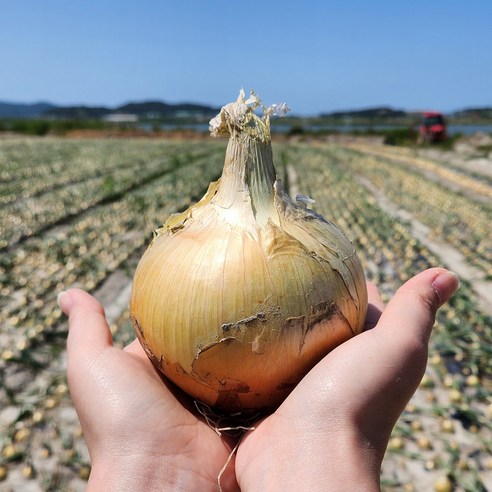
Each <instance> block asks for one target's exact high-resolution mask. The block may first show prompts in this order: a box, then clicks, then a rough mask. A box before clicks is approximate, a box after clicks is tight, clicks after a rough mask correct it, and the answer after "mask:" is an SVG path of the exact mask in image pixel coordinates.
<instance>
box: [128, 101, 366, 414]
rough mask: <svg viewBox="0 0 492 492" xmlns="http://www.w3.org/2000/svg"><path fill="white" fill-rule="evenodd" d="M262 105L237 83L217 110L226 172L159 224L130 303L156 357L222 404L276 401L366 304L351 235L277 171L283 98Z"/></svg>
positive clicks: (354, 323)
mask: <svg viewBox="0 0 492 492" xmlns="http://www.w3.org/2000/svg"><path fill="white" fill-rule="evenodd" d="M260 106H261V103H260V101H259V99H258V98H257V97H256V96H255V95H254V93H252V94H251V97H250V98H249V99H247V100H246V99H245V96H244V92H243V91H241V93H240V95H239V98H238V100H237V101H236V102H234V103H231V104H228V105H226V106H225V107H223V108H222V110H221V111H220V114H219V115H218V116H217V117H216V118H214V119H213V120H212V121H211V131H212V135H214V136H216V135H224V134H228V135H229V143H228V146H227V151H226V156H225V163H224V169H223V173H222V177H221V178H220V180H219V181H217V182H215V183H211V185H210V186H209V189H208V191H207V193H206V194H205V196H204V197H203V198H202V199H201V200H200V201H199V202H198V203H197V204H195V205H193V206H191V207H190V208H189V209H188V210H187V211H185V212H183V213H182V214H178V215H174V216H171V217H170V218H169V219H168V221H167V222H166V223H165V225H164V226H163V227H162V228H160V229H158V230H157V231H156V232H155V237H154V239H153V241H152V243H151V244H150V246H149V247H148V249H147V251H146V252H145V253H144V255H143V257H142V259H141V261H140V263H139V265H138V267H137V269H136V272H135V278H134V283H133V289H132V295H131V303H130V309H131V317H132V320H133V324H134V327H135V331H136V333H137V336H138V338H139V340H140V342H141V343H142V346H143V347H144V349H145V351H146V352H147V354H148V356H149V357H150V359H151V360H152V362H153V363H154V365H155V366H156V367H157V368H158V369H159V370H160V371H161V372H162V373H164V374H165V376H167V377H168V378H169V379H170V380H171V381H173V382H174V383H175V384H176V385H178V386H179V387H180V388H182V389H183V390H184V391H185V392H187V393H188V394H189V395H191V396H192V397H193V398H195V399H197V400H199V401H201V402H204V403H206V404H207V405H209V406H212V407H216V408H220V409H222V410H225V411H247V410H252V409H265V408H272V407H275V406H277V405H278V404H279V403H281V402H282V400H283V399H284V398H285V397H286V396H287V395H288V394H289V392H290V391H291V390H292V389H293V388H294V387H295V386H296V384H297V383H298V382H299V381H300V380H301V379H302V377H303V376H304V375H305V374H306V373H307V372H308V371H309V370H310V369H311V368H312V367H313V366H314V365H315V364H316V363H317V362H318V361H319V360H320V359H321V358H323V357H324V356H325V355H326V354H327V353H328V352H329V351H331V350H332V349H333V348H335V347H336V346H338V345H339V344H341V343H342V342H344V341H346V340H348V339H349V338H351V337H352V336H354V335H356V334H357V333H359V332H360V331H361V330H362V326H363V323H364V319H365V315H366V308H367V291H366V284H365V280H364V273H363V270H362V267H361V264H360V262H359V259H358V258H357V255H356V253H355V250H354V247H353V245H352V243H351V242H350V241H349V240H348V239H347V238H346V236H345V235H344V234H343V233H342V232H341V231H340V230H339V229H338V228H337V227H336V226H335V225H333V224H332V223H331V222H328V221H327V220H325V219H323V218H322V217H321V216H319V215H317V214H316V213H314V212H313V211H312V210H309V209H307V208H306V207H305V206H302V205H299V204H297V203H295V202H294V201H292V200H291V199H290V198H289V196H288V195H287V194H286V193H285V192H284V191H283V189H282V186H281V183H280V181H279V180H278V179H277V177H276V172H275V167H274V165H273V157H272V147H271V137H270V123H269V117H270V116H271V115H272V114H273V113H275V112H280V111H283V110H284V109H285V108H286V107H285V106H282V105H281V106H272V107H270V108H265V107H263V106H261V107H262V108H263V111H264V114H263V116H262V117H260V116H258V115H257V114H256V113H255V110H256V109H257V108H258V107H260Z"/></svg>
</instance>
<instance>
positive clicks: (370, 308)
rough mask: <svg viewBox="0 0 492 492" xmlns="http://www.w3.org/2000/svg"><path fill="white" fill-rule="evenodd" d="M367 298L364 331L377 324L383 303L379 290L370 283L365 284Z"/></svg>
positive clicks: (382, 309)
mask: <svg viewBox="0 0 492 492" xmlns="http://www.w3.org/2000/svg"><path fill="white" fill-rule="evenodd" d="M367 297H368V305H367V314H366V321H365V323H364V331H367V330H371V329H372V328H374V327H375V326H376V325H377V324H378V322H379V318H380V317H381V313H382V312H383V311H384V302H383V300H382V299H381V295H380V293H379V289H378V288H377V286H376V285H375V284H373V283H372V282H367Z"/></svg>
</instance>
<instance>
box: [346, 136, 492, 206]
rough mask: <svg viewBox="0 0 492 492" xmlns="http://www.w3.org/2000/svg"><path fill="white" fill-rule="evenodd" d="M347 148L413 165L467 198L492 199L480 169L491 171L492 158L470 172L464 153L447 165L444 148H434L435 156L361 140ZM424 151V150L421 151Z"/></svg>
mask: <svg viewBox="0 0 492 492" xmlns="http://www.w3.org/2000/svg"><path fill="white" fill-rule="evenodd" d="M346 147H347V148H351V149H354V150H359V151H361V152H363V153H365V154H367V155H371V156H373V157H377V158H383V159H388V160H390V161H392V162H396V163H399V164H402V165H404V166H406V167H408V168H409V169H412V168H413V169H415V171H417V172H419V173H421V174H422V175H423V176H425V177H426V178H427V179H429V180H431V181H433V182H435V183H438V184H440V185H442V186H445V187H446V188H448V189H450V190H451V191H453V192H456V193H460V194H462V195H464V196H466V197H467V198H469V199H471V200H473V201H476V202H479V203H483V204H490V202H491V200H492V188H491V187H490V184H489V183H488V182H487V177H485V176H486V175H485V174H484V173H483V170H484V169H490V170H491V171H492V160H488V161H487V162H488V165H487V166H484V167H483V168H482V173H481V174H480V175H477V174H476V175H475V176H472V175H470V174H469V173H470V167H468V166H466V164H467V163H468V164H469V161H467V160H466V159H465V158H464V157H458V158H456V157H455V158H454V162H455V164H456V162H459V163H460V166H457V165H455V166H454V167H450V166H449V165H448V161H447V159H450V157H449V156H446V154H445V152H443V151H441V152H440V153H437V151H436V152H434V153H432V154H430V155H433V156H436V157H437V156H438V158H437V159H436V158H435V159H434V160H430V159H428V158H423V157H416V156H415V154H414V153H413V154H412V152H413V151H411V150H410V149H405V148H401V147H398V148H391V147H390V148H388V146H383V145H364V144H349V145H346ZM424 155H425V154H424Z"/></svg>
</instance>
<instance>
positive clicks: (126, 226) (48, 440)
mask: <svg viewBox="0 0 492 492" xmlns="http://www.w3.org/2000/svg"><path fill="white" fill-rule="evenodd" d="M491 25H492V3H491V2H490V1H488V0H483V1H480V0H468V1H466V2H464V1H456V2H445V1H440V0H435V1H422V0H416V1H414V2H390V1H389V0H388V1H387V0H384V1H383V0H374V1H372V2H365V1H362V0H352V1H317V0H316V1H311V2H304V3H302V2H301V3H299V2H285V1H282V2H280V1H277V0H274V1H270V2H260V1H257V0H252V1H249V2H237V1H231V0H229V1H224V0H217V1H213V2H199V1H189V0H180V1H179V2H177V1H176V2H174V1H162V2H152V1H149V0H140V1H139V2H130V1H126V0H119V1H115V0H107V1H105V2H96V1H94V0H88V1H84V2H63V1H61V0H46V1H45V2H35V1H33V0H26V1H24V2H14V1H4V2H2V3H1V6H0V46H1V49H0V490H1V491H15V492H17V491H27V492H30V491H32V492H38V491H82V490H85V487H86V485H87V479H88V477H89V475H90V471H91V463H90V457H89V455H88V452H87V448H86V446H85V442H84V439H83V435H82V429H81V427H80V424H79V422H78V418H77V415H76V412H75V410H74V408H73V406H72V403H71V400H70V396H69V392H68V385H67V381H66V377H65V368H66V351H65V340H66V335H67V324H66V321H65V319H64V317H63V316H62V313H61V311H60V310H59V308H58V307H57V305H56V294H57V293H58V292H59V291H61V290H64V289H67V288H69V287H71V286H78V287H81V288H83V289H85V290H87V291H89V292H91V293H92V294H94V295H95V296H96V297H97V298H98V299H99V300H100V301H101V302H102V303H103V305H104V307H105V308H106V314H107V318H108V323H109V325H110V329H111V331H112V333H113V337H114V343H115V345H117V346H120V347H122V346H124V345H125V344H127V343H128V342H129V341H130V340H132V339H133V338H134V332H133V327H132V325H131V322H130V316H129V311H128V299H129V294H130V291H131V282H132V277H133V272H134V270H135V267H136V265H137V263H138V261H139V258H140V257H141V255H142V253H143V251H144V250H145V248H146V245H147V244H148V242H149V241H150V239H151V237H152V231H153V230H154V229H156V228H157V227H160V226H161V225H162V224H163V222H164V221H165V220H166V218H167V217H168V216H169V215H170V214H171V213H174V212H177V211H182V210H185V209H186V208H187V207H188V206H189V205H190V204H191V203H194V202H196V201H197V200H198V199H199V198H200V197H201V196H202V195H203V193H204V192H205V190H206V189H207V185H208V183H209V182H210V181H213V180H216V179H217V178H218V177H219V176H220V174H221V169H222V165H223V159H224V150H225V145H226V142H225V140H222V139H210V138H209V133H208V122H209V120H210V118H211V117H213V116H215V115H216V114H217V112H218V111H219V109H220V107H221V106H222V105H224V104H226V103H228V102H231V101H233V100H235V99H236V98H237V95H238V93H239V90H240V89H241V88H244V90H245V91H246V92H247V93H248V92H249V91H250V90H253V89H254V90H255V91H256V92H257V93H258V94H259V96H260V97H261V98H262V100H263V101H264V103H265V104H266V105H270V104H272V103H281V102H286V103H287V104H288V105H289V107H290V108H291V112H290V113H289V114H288V115H287V116H286V117H285V118H281V119H276V120H274V121H273V122H272V134H273V147H274V156H275V163H276V166H277V173H278V175H279V176H280V177H281V178H282V180H283V182H284V184H285V187H286V188H287V190H288V191H289V192H290V193H291V195H292V197H293V198H295V195H296V193H297V192H298V191H299V192H300V193H304V194H308V195H309V196H311V197H313V198H314V199H315V200H316V201H315V204H314V205H313V207H314V209H315V210H316V211H317V212H319V213H320V214H322V215H323V216H325V217H326V218H328V219H330V220H332V221H333V222H334V223H335V224H337V225H338V226H339V227H341V228H342V229H343V230H344V231H345V232H346V234H347V235H348V236H349V237H350V239H351V240H352V241H353V243H354V245H355V247H356V249H357V251H358V254H359V256H360V258H361V261H362V263H363V266H364V270H365V273H366V276H367V278H368V279H370V280H372V281H374V282H376V283H377V284H378V286H379V288H380V290H381V291H382V293H383V295H384V297H385V299H389V298H390V297H391V296H392V295H393V293H394V291H395V290H396V289H397V288H398V286H400V285H401V284H402V282H404V281H405V280H407V279H408V278H409V277H411V276H412V275H415V274H416V273H417V272H419V271H421V270H422V269H424V268H428V267H430V266H436V265H444V266H447V267H448V268H451V269H452V270H454V271H456V272H457V273H458V275H459V276H460V279H461V284H462V286H461V289H460V291H459V293H458V294H457V295H456V296H455V297H454V298H453V299H452V301H451V302H450V303H449V305H447V306H446V307H444V308H443V309H442V310H441V311H440V314H439V316H438V319H437V323H436V327H435V330H434V333H433V336H432V340H431V347H430V353H429V364H428V368H427V371H426V374H425V376H424V379H423V381H422V384H421V386H420V388H419V389H418V391H417V393H416V394H415V396H414V398H413V399H412V401H411V402H410V403H409V405H408V406H407V408H406V409H405V412H404V413H403V415H402V417H401V419H400V420H399V422H398V424H397V426H396V428H395V430H394V432H393V435H392V437H391V440H390V443H389V446H388V451H387V453H386V456H385V459H384V462H383V470H382V487H383V490H385V491H388V492H389V491H407V492H411V491H414V490H415V491H432V490H435V491H441V492H446V491H457V492H460V491H463V492H464V491H469V492H472V491H473V492H475V491H486V490H492V458H491V456H492V424H491V421H492V369H491V366H490V360H491V358H492V318H491V316H492V308H491V306H492V297H491V293H492V236H491V231H490V223H491V221H492V92H491V87H492V55H491V52H492V50H491V48H492V43H491V34H490V32H491Z"/></svg>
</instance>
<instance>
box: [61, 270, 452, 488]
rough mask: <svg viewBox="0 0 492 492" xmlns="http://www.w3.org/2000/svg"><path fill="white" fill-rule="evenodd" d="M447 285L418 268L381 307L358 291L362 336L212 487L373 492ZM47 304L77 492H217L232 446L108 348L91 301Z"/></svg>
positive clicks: (330, 360) (137, 357)
mask: <svg viewBox="0 0 492 492" xmlns="http://www.w3.org/2000/svg"><path fill="white" fill-rule="evenodd" d="M458 287H459V281H458V279H457V277H456V276H455V275H454V274H453V273H451V272H449V271H447V270H444V269H442V268H433V269H429V270H426V271H424V272H422V273H420V274H419V275H417V276H415V277H414V278H412V279H410V280H409V281H408V282H407V283H405V284H404V285H403V286H402V287H401V288H400V289H399V290H398V291H397V293H396V294H395V296H394V297H393V299H392V300H391V301H390V303H389V304H388V306H387V307H386V308H384V305H383V303H382V302H381V299H380V297H379V293H378V291H377V289H376V287H375V286H373V285H372V284H368V291H369V304H370V305H369V312H368V316H367V320H366V330H365V331H364V332H363V333H362V334H360V335H358V336H357V337H354V338H353V339H351V340H349V341H348V342H345V343H344V344H343V345H341V346H339V347H338V348H336V349H335V350H333V351H332V352H331V353H330V354H328V355H327V356H326V357H325V358H324V359H323V360H322V361H320V362H319V363H318V364H317V365H316V366H315V367H314V368H313V369H312V370H311V371H310V372H309V373H308V374H307V375H306V376H305V378H304V379H303V380H302V381H301V382H300V383H299V385H298V386H297V387H296V388H295V389H294V390H293V392H292V393H291V394H290V395H289V397H288V398H287V399H286V400H285V401H284V403H283V404H282V405H281V406H280V407H279V408H278V409H277V410H276V411H275V412H274V413H273V414H271V415H270V416H268V417H266V418H265V419H263V420H262V421H261V422H259V423H258V424H256V425H255V430H253V431H251V432H248V433H247V434H246V435H245V436H244V437H243V438H242V440H241V443H240V445H239V448H238V450H237V453H236V456H235V463H234V460H232V461H231V464H230V466H228V467H227V469H226V471H225V473H224V474H223V475H222V478H221V486H222V490H223V491H234V490H239V487H240V490H244V491H248V490H251V491H258V490H262V491H270V490H271V491H278V490H282V491H289V490H292V491H298V490H310V491H317V490H320V491H329V490H334V491H343V490H364V491H372V490H379V473H380V467H381V461H382V458H383V455H384V452H385V449H386V446H387V443H388V439H389V436H390V433H391V430H392V428H393V426H394V425H395V423H396V421H397V419H398V417H399V416H400V414H401V412H402V411H403V409H404V407H405V405H406V404H407V403H408V401H409V399H410V398H411V396H412V395H413V393H414V392H415V390H416V388H417V386H418V384H419V382H420V380H421V378H422V375H423V373H424V371H425V367H426V362H427V347H428V340H429V336H430V333H431V330H432V325H433V323H434V318H435V313H436V311H437V309H438V308H439V307H440V306H441V305H442V304H443V303H444V302H446V301H447V300H448V299H449V298H450V297H451V295H452V294H453V293H454V292H455V291H456V290H457V289H458ZM59 304H60V307H61V309H62V310H63V312H64V313H65V314H67V315H68V317H69V336H68V341H67V353H68V366H67V376H68V381H69V385H70V392H71V395H72V400H73V403H74V405H75V408H76V410H77V413H78V415H79V419H80V422H81V425H82V429H83V431H84V437H85V439H86V442H87V445H88V448H89V452H90V455H91V461H92V472H91V476H90V479H89V484H88V489H87V490H89V491H90V490H105V491H113V490H114V491H117V490H146V491H152V490H203V491H206V490H211V491H212V490H217V489H218V486H217V478H218V476H219V473H220V470H221V469H222V467H223V466H224V464H225V463H226V462H227V460H228V458H229V455H230V452H231V449H232V447H233V446H234V444H235V443H234V442H233V441H231V440H228V439H225V438H223V437H220V436H218V435H217V433H216V432H215V431H214V430H212V429H211V428H210V427H209V426H208V425H207V424H206V423H204V422H203V421H202V419H201V418H200V416H197V415H196V412H194V411H193V408H192V405H191V403H190V401H189V399H187V398H186V397H185V396H183V395H182V394H181V393H180V392H179V391H177V390H176V389H175V388H173V387H172V385H170V384H169V383H167V382H166V381H165V379H164V378H161V376H159V375H158V373H157V372H156V371H155V369H154V367H153V366H152V364H151V363H150V361H149V360H148V358H147V355H146V354H145V352H144V351H143V349H142V348H141V347H140V344H139V343H138V341H135V342H133V343H131V344H130V345H129V346H128V347H126V348H125V349H124V350H120V349H118V348H116V347H113V346H112V337H111V332H110V330H109V328H108V325H107V323H106V319H105V317H104V311H103V308H102V307H101V305H100V304H99V303H98V302H97V301H96V300H95V299H94V298H93V297H91V296H90V295H89V294H87V293H85V292H83V291H80V290H78V289H70V290H68V291H66V292H63V293H61V294H60V296H59ZM383 310H384V313H383V314H381V313H382V312H383ZM234 467H235V470H234Z"/></svg>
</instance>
